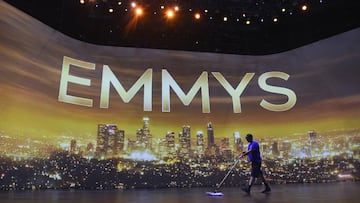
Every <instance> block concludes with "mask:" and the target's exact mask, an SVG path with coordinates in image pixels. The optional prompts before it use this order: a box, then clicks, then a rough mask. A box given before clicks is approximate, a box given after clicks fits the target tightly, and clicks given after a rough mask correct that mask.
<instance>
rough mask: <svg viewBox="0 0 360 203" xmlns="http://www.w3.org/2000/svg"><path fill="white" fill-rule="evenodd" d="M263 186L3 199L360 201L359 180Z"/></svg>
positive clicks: (49, 193) (19, 202) (1, 195)
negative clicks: (219, 194)
mask: <svg viewBox="0 0 360 203" xmlns="http://www.w3.org/2000/svg"><path fill="white" fill-rule="evenodd" d="M262 189H263V187H261V186H254V187H253V189H252V192H251V194H250V195H247V194H245V193H244V192H242V191H241V190H240V188H223V189H222V190H221V192H222V193H224V196H222V197H211V196H207V195H206V194H205V193H206V192H207V191H213V190H212V189H211V188H190V189H157V190H124V191H121V190H120V191H119V190H116V191H115V190H113V191H81V190H56V191H55V190H45V191H10V192H7V191H1V192H0V200H1V203H10V202H11V203H13V202H16V203H50V202H51V203H57V202H66V203H95V202H96V203H115V202H116V203H222V202H224V203H225V202H226V203H232V202H236V203H240V202H244V203H245V202H246V203H260V202H261V203H262V202H264V203H275V202H276V203H285V202H289V203H310V202H326V203H341V202H346V203H357V202H359V199H360V182H341V183H327V184H291V185H289V184H287V185H272V192H271V193H270V194H262V193H261V191H262Z"/></svg>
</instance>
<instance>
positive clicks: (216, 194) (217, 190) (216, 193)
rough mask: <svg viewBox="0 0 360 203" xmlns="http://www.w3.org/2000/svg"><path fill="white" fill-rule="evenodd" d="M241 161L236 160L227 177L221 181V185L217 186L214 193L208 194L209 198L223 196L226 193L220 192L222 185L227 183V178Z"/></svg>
mask: <svg viewBox="0 0 360 203" xmlns="http://www.w3.org/2000/svg"><path fill="white" fill-rule="evenodd" d="M239 161H240V159H236V161H235V163H234V164H233V165H232V166H231V168H230V169H229V171H228V172H227V173H226V175H225V177H224V178H223V179H222V180H221V182H220V183H219V184H216V189H215V191H214V192H206V195H209V196H223V195H224V193H222V192H219V189H220V187H221V185H222V184H223V183H224V182H225V180H226V178H227V177H228V176H229V175H230V173H231V171H232V170H233V169H234V168H235V166H236V165H237V164H238V163H239Z"/></svg>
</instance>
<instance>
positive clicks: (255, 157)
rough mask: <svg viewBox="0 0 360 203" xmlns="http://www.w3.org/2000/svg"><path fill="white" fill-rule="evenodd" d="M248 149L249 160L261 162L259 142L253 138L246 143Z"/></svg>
mask: <svg viewBox="0 0 360 203" xmlns="http://www.w3.org/2000/svg"><path fill="white" fill-rule="evenodd" d="M248 150H251V152H250V153H249V159H250V161H251V162H258V163H261V161H262V160H261V155H260V146H259V143H258V142H256V141H255V140H253V141H252V142H250V143H249V145H248Z"/></svg>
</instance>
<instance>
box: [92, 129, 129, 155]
mask: <svg viewBox="0 0 360 203" xmlns="http://www.w3.org/2000/svg"><path fill="white" fill-rule="evenodd" d="M124 140H125V132H124V131H123V130H118V129H117V126H116V125H114V124H99V125H98V136H97V146H96V155H97V157H98V158H109V157H116V156H118V155H119V153H120V152H121V151H123V149H124Z"/></svg>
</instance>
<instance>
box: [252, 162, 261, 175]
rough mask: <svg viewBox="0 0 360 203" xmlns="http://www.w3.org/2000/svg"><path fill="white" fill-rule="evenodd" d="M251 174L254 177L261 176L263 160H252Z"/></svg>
mask: <svg viewBox="0 0 360 203" xmlns="http://www.w3.org/2000/svg"><path fill="white" fill-rule="evenodd" d="M251 167H252V168H251V176H252V177H254V178H259V177H261V176H262V175H263V174H262V171H261V162H251Z"/></svg>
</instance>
